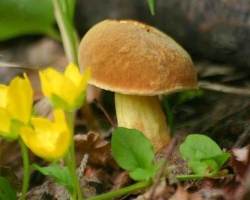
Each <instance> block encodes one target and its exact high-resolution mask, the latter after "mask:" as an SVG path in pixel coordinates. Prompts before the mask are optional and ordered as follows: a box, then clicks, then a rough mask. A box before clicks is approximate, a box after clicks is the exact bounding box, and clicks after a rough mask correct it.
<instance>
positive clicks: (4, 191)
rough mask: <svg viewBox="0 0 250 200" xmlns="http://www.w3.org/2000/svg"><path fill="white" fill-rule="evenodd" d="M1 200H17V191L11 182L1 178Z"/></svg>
mask: <svg viewBox="0 0 250 200" xmlns="http://www.w3.org/2000/svg"><path fill="white" fill-rule="evenodd" d="M0 199H1V200H5V199H6V200H7V199H11V200H16V199H17V197H16V191H15V190H13V188H12V187H11V185H10V183H9V181H8V180H7V179H5V178H3V177H0Z"/></svg>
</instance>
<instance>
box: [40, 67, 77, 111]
mask: <svg viewBox="0 0 250 200" xmlns="http://www.w3.org/2000/svg"><path fill="white" fill-rule="evenodd" d="M39 74H40V78H41V86H42V91H43V94H44V95H45V96H46V97H47V98H49V99H51V98H52V94H55V95H57V96H58V97H60V98H61V99H63V100H64V101H65V102H67V103H68V104H69V106H71V105H72V104H73V103H74V99H75V98H76V95H77V90H76V86H75V85H74V84H73V82H72V81H71V80H69V79H68V78H66V77H65V76H64V75H62V74H60V73H59V72H57V71H56V70H54V69H51V68H48V69H46V70H44V71H42V72H40V73H39Z"/></svg>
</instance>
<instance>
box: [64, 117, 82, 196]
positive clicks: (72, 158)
mask: <svg viewBox="0 0 250 200" xmlns="http://www.w3.org/2000/svg"><path fill="white" fill-rule="evenodd" d="M66 114H67V120H68V123H69V129H70V131H71V133H72V137H71V145H70V150H69V156H70V161H69V162H67V165H68V167H69V170H70V173H71V175H72V179H73V183H74V189H76V191H74V193H76V194H77V196H78V200H83V197H82V192H81V188H80V184H79V180H78V178H77V175H76V160H75V143H74V124H73V121H74V115H73V112H66ZM74 196H75V194H74Z"/></svg>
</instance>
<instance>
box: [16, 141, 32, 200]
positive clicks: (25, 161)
mask: <svg viewBox="0 0 250 200" xmlns="http://www.w3.org/2000/svg"><path fill="white" fill-rule="evenodd" d="M18 142H19V145H20V147H21V152H22V157H23V168H24V175H23V186H22V195H21V200H25V197H26V193H27V191H28V188H29V175H30V174H29V173H30V166H29V153H28V149H27V147H26V146H25V144H24V142H23V140H22V139H21V138H20V137H19V139H18Z"/></svg>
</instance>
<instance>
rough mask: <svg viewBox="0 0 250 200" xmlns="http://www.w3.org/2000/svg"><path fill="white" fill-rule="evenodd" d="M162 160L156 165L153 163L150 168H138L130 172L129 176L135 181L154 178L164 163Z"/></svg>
mask: <svg viewBox="0 0 250 200" xmlns="http://www.w3.org/2000/svg"><path fill="white" fill-rule="evenodd" d="M162 161H163V160H162ZM162 161H160V162H159V163H157V164H156V165H151V167H150V168H148V169H142V168H137V169H136V170H134V171H132V172H130V173H129V176H130V177H131V178H132V179H133V180H135V181H144V180H147V179H150V178H153V177H154V176H155V174H156V172H157V171H158V170H159V168H160V166H161V165H162V163H163V162H162Z"/></svg>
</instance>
